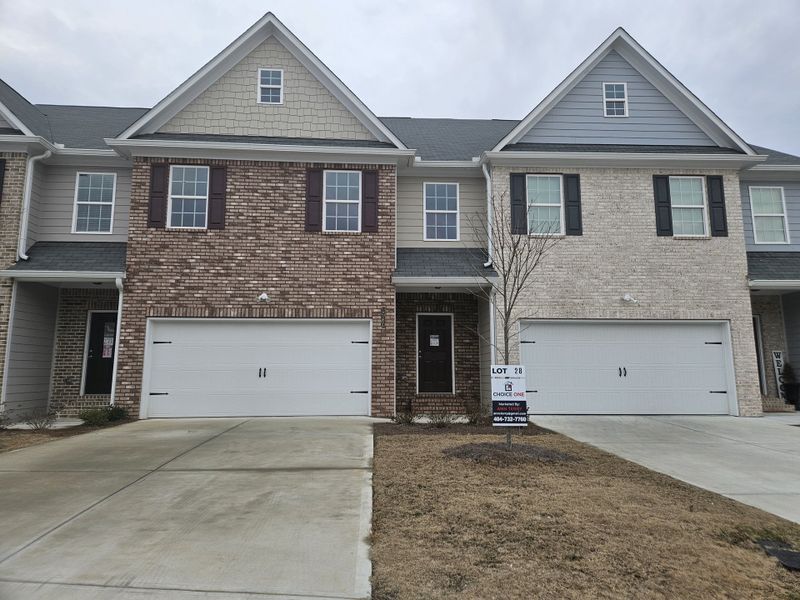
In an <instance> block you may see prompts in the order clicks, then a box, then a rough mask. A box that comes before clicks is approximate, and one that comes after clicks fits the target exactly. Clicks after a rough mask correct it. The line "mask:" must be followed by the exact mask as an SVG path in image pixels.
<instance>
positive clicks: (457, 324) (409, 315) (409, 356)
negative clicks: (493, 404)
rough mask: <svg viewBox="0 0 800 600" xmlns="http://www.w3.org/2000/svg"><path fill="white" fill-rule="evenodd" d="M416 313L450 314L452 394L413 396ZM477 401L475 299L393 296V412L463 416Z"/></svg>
mask: <svg viewBox="0 0 800 600" xmlns="http://www.w3.org/2000/svg"><path fill="white" fill-rule="evenodd" d="M417 313H452V314H453V331H454V340H453V343H454V351H455V352H454V354H455V393H453V394H418V393H417V339H416V336H417V322H416V319H417ZM479 402H480V355H479V348H478V300H477V298H476V297H475V296H473V295H471V294H397V410H398V411H407V410H409V409H410V410H411V411H412V412H414V413H415V414H425V413H436V412H450V413H456V414H464V413H465V412H468V411H469V410H472V409H473V408H474V407H476V406H477V405H478V403H479Z"/></svg>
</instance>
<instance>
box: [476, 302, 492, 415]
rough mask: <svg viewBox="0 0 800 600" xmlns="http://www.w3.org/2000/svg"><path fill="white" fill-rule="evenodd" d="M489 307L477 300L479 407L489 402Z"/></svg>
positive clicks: (490, 363) (490, 388)
mask: <svg viewBox="0 0 800 600" xmlns="http://www.w3.org/2000/svg"><path fill="white" fill-rule="evenodd" d="M490 318H491V306H490V304H489V302H488V301H487V300H486V299H484V298H478V357H479V364H480V369H481V406H483V407H488V406H490V404H489V402H491V392H492V381H491V367H492V339H491V321H490Z"/></svg>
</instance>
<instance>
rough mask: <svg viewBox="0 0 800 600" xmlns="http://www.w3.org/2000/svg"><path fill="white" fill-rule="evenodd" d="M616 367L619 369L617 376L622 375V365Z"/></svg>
mask: <svg viewBox="0 0 800 600" xmlns="http://www.w3.org/2000/svg"><path fill="white" fill-rule="evenodd" d="M617 369H618V370H619V376H620V377H622V367H617Z"/></svg>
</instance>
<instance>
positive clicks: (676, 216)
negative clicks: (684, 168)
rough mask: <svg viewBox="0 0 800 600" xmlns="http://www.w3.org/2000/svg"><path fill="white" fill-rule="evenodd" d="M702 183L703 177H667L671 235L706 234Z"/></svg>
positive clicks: (703, 187)
mask: <svg viewBox="0 0 800 600" xmlns="http://www.w3.org/2000/svg"><path fill="white" fill-rule="evenodd" d="M703 183H704V179H703V177H670V178H669V194H670V204H671V206H672V235H673V236H678V237H705V236H706V235H707V224H706V193H705V186H704V185H703Z"/></svg>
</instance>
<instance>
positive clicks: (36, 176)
mask: <svg viewBox="0 0 800 600" xmlns="http://www.w3.org/2000/svg"><path fill="white" fill-rule="evenodd" d="M46 169H47V167H45V166H43V165H41V164H38V163H34V166H33V178H32V179H31V205H30V210H29V213H28V240H27V241H28V248H26V250H27V249H29V248H30V247H31V246H33V245H34V244H35V243H36V242H37V241H38V233H39V215H40V208H41V199H42V193H43V189H44V183H45V180H46V177H47V173H46Z"/></svg>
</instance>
